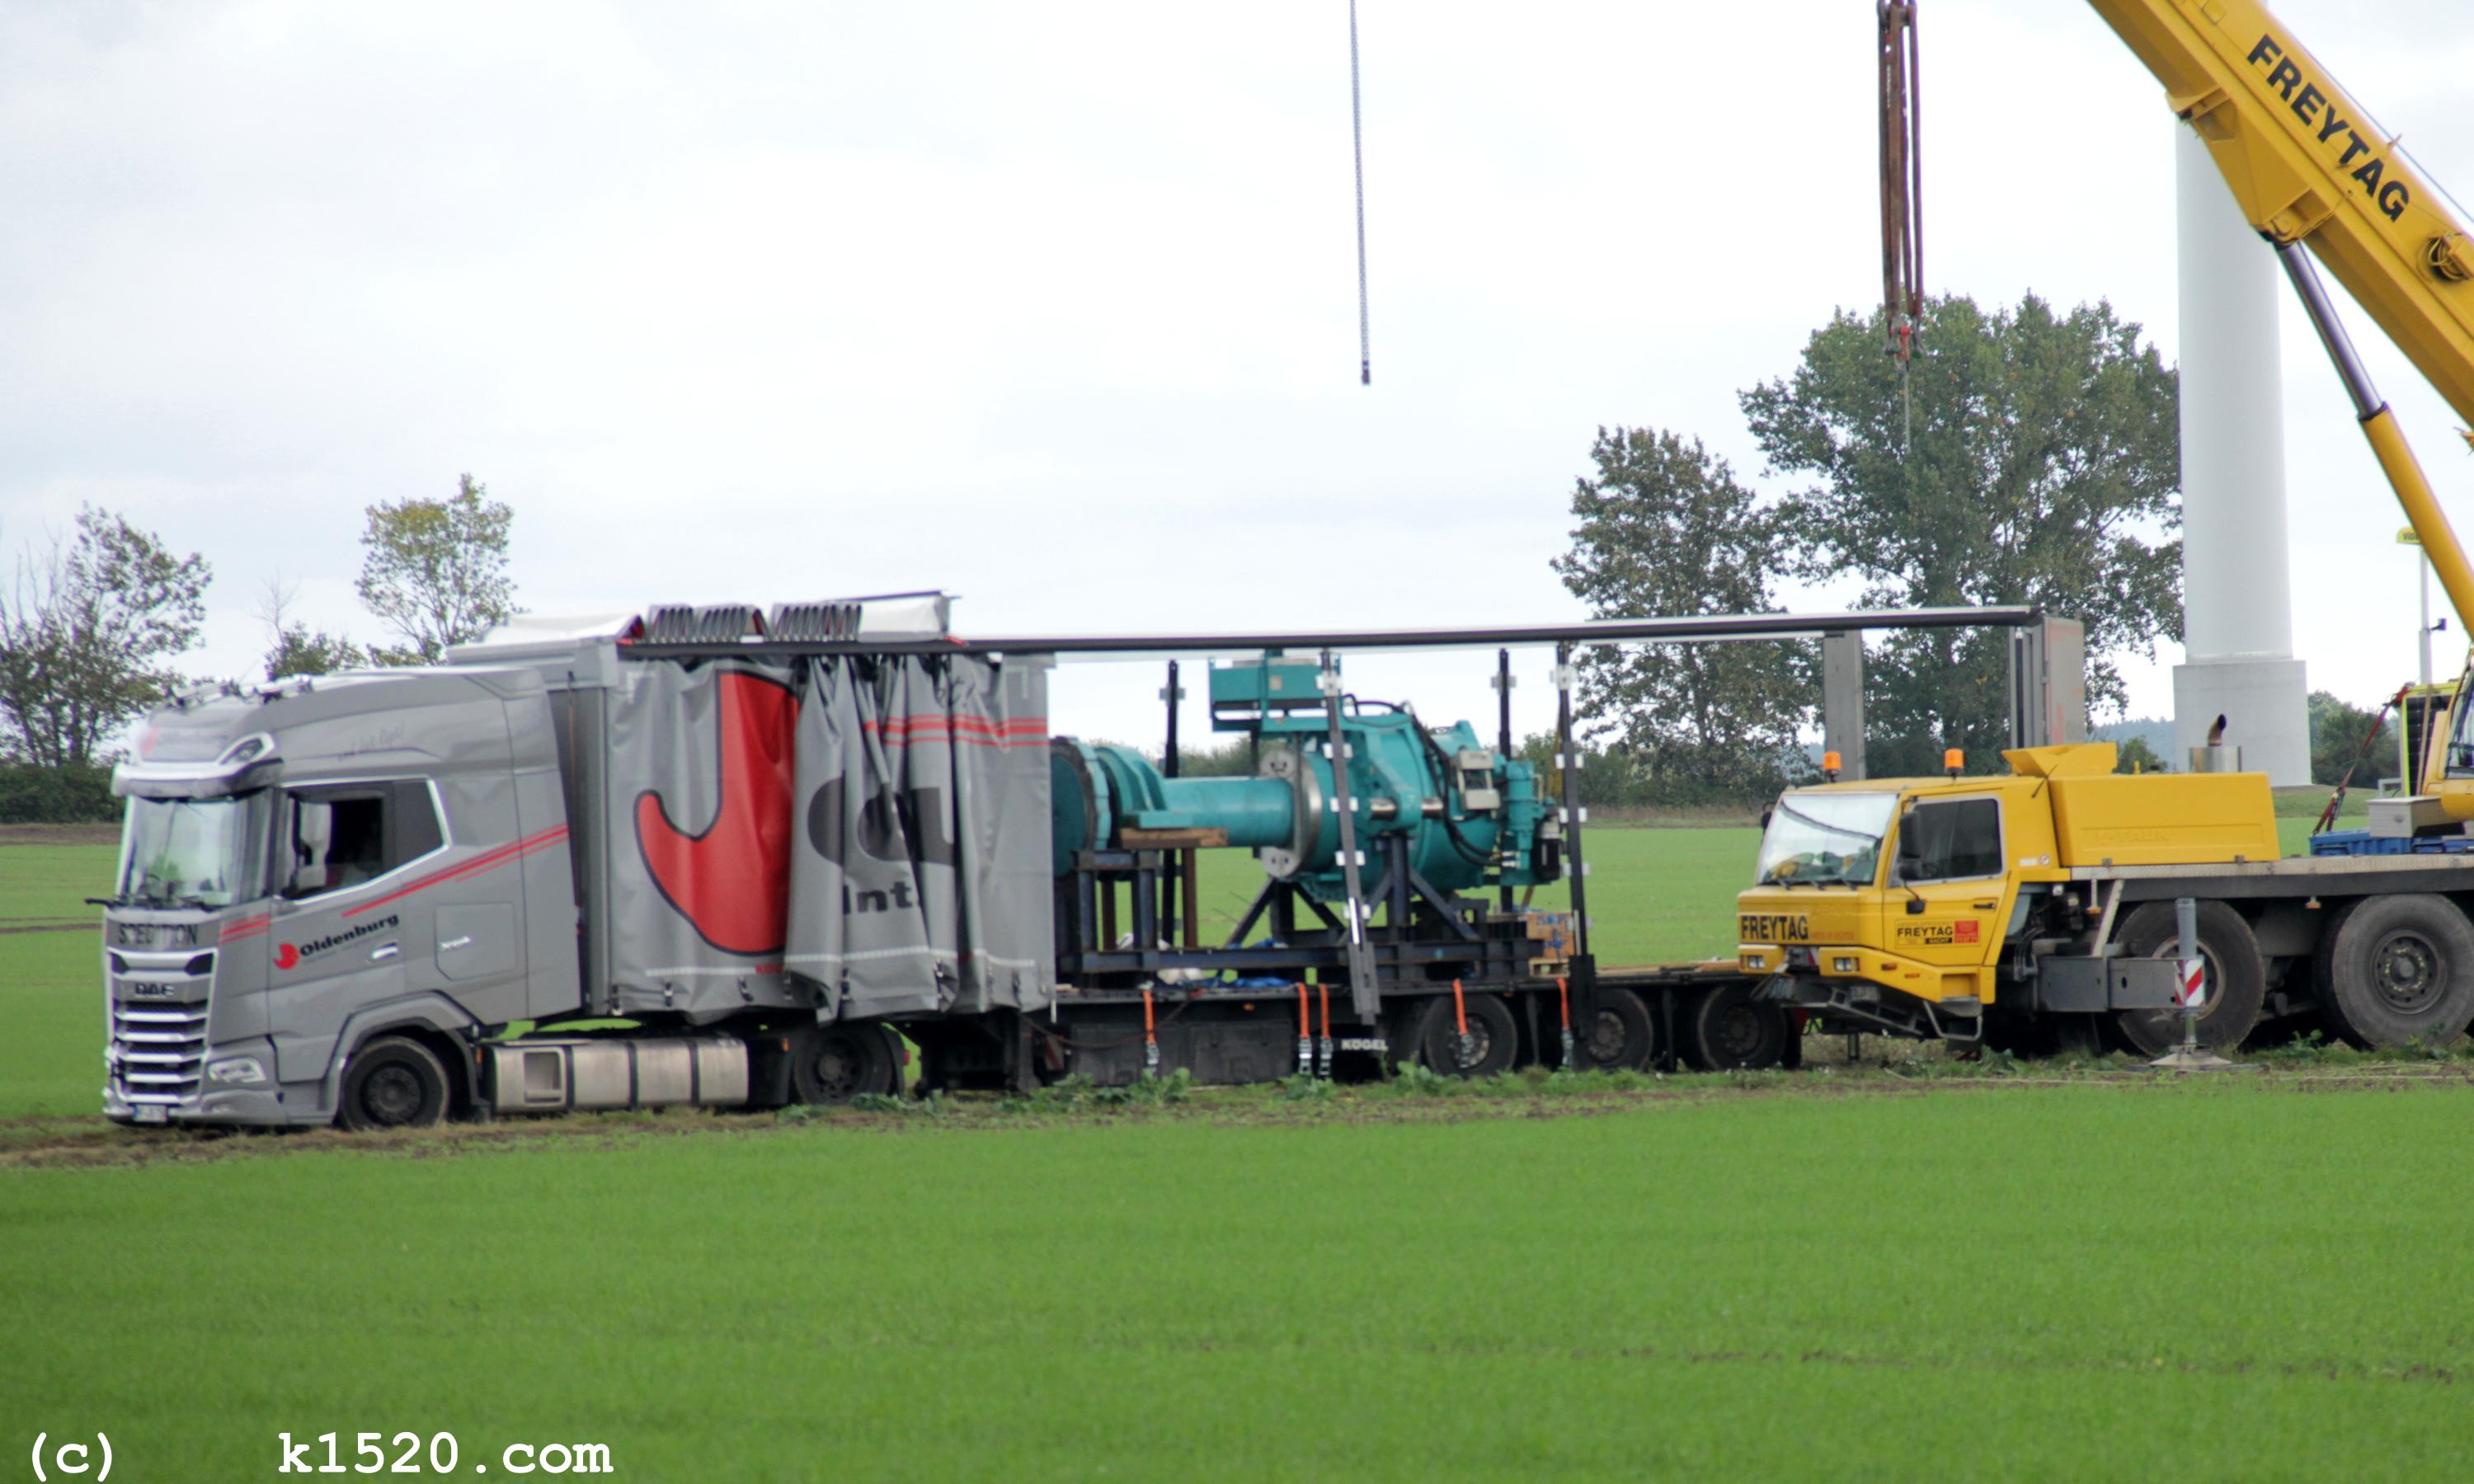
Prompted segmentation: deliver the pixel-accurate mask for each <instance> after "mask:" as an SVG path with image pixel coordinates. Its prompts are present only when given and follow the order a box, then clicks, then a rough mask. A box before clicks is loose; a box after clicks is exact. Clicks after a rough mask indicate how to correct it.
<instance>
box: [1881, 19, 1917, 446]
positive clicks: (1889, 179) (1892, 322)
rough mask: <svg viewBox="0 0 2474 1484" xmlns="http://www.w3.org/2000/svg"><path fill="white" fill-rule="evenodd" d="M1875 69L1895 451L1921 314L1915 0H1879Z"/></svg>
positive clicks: (1909, 393) (1905, 418) (1910, 404)
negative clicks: (1894, 371) (1895, 397)
mask: <svg viewBox="0 0 2474 1484" xmlns="http://www.w3.org/2000/svg"><path fill="white" fill-rule="evenodd" d="M1876 13H1877V16H1878V18H1879V20H1880V36H1879V41H1878V44H1877V46H1876V48H1875V59H1874V60H1875V73H1876V77H1877V78H1878V80H1879V82H1880V92H1881V117H1880V126H1881V312H1882V320H1883V324H1884V328H1885V329H1886V330H1887V331H1888V336H1889V344H1888V347H1887V349H1888V351H1889V353H1890V356H1891V357H1892V359H1894V360H1896V361H1897V362H1898V368H1899V408H1900V426H1899V451H1900V456H1901V457H1902V458H1903V459H1904V457H1905V455H1906V452H1907V450H1908V448H1909V447H1910V446H1911V445H1912V443H1914V436H1915V395H1914V389H1913V387H1912V385H1911V381H1910V376H1909V368H1910V363H1911V360H1912V358H1913V356H1914V354H1915V341H1916V332H1917V330H1918V328H1919V327H1920V324H1921V322H1922V320H1923V318H1924V276H1925V240H1924V239H1925V234H1924V196H1925V186H1924V164H1923V153H1924V133H1923V129H1922V124H1923V116H1924V97H1923V77H1922V72H1923V69H1922V67H1921V66H1920V65H1919V60H1918V54H1917V47H1916V7H1915V3H1914V0H1879V4H1878V5H1877V7H1876Z"/></svg>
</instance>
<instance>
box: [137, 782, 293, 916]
mask: <svg viewBox="0 0 2474 1484" xmlns="http://www.w3.org/2000/svg"><path fill="white" fill-rule="evenodd" d="M266 798H267V796H266V790H264V789H258V790H256V791H255V792H253V793H247V794H237V795H234V796H232V797H231V798H229V799H132V800H130V801H129V819H128V822H127V823H126V824H125V825H124V826H122V831H121V837H120V887H119V894H120V898H121V900H123V901H126V902H132V903H142V904H144V905H147V906H154V907H229V906H230V905H232V904H233V903H234V902H238V901H247V900H249V899H251V898H255V897H257V896H259V895H261V893H260V891H259V889H258V883H259V878H260V877H261V876H263V875H264V874H265V860H266V818H267V815H266V808H267V803H266Z"/></svg>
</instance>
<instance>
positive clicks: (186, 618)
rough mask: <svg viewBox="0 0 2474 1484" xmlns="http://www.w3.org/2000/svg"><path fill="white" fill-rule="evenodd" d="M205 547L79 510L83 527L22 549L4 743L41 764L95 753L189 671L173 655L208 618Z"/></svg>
mask: <svg viewBox="0 0 2474 1484" xmlns="http://www.w3.org/2000/svg"><path fill="white" fill-rule="evenodd" d="M212 577H213V572H212V570H211V569H210V568H209V567H208V566H207V565H206V559H205V558H204V557H201V556H198V555H196V554H194V553H192V554H191V555H189V556H186V557H179V556H175V555H173V553H172V551H171V549H170V548H169V547H167V546H165V545H164V544H163V542H162V539H160V538H158V537H157V536H155V535H153V534H152V533H149V532H145V531H141V530H139V529H137V528H136V527H135V526H133V525H131V524H130V523H129V522H128V520H127V519H125V518H124V517H122V516H119V515H112V514H109V512H105V511H100V510H97V509H95V508H94V507H93V506H91V505H88V506H84V507H82V508H80V509H79V511H78V515H77V524H76V532H75V535H74V536H73V537H72V538H70V539H68V540H66V541H63V540H61V539H59V538H57V537H56V538H54V539H52V541H51V543H50V546H49V549H48V550H46V551H43V552H41V553H36V552H33V551H28V552H24V553H21V554H20V555H19V557H18V559H17V571H16V575H15V580H14V582H13V583H12V585H11V586H10V587H9V588H8V590H7V591H5V592H0V746H5V747H6V749H7V750H8V751H9V752H10V753H11V754H12V755H16V756H19V757H22V758H24V759H25V760H26V761H28V762H32V763H36V764H37V765H39V766H42V767H47V768H58V767H63V766H68V765H78V764H91V763H95V762H99V761H101V760H102V757H103V749H104V744H105V743H106V742H107V741H108V740H109V738H110V736H111V735H112V733H113V732H115V731H118V730H120V729H121V728H122V727H123V726H125V725H126V724H127V723H128V722H129V721H130V720H132V719H133V718H134V717H136V716H137V715H139V714H140V713H141V712H143V711H144V710H145V709H146V708H147V707H148V706H151V705H153V704H154V703H155V702H156V701H157V700H158V699H159V698H160V697H161V696H162V695H163V693H164V692H165V691H166V690H169V689H171V688H172V687H174V686H176V685H178V684H180V683H181V681H182V677H181V676H180V674H179V673H178V672H177V671H174V670H173V669H171V668H170V667H169V666H168V665H167V664H166V663H165V661H166V660H168V659H170V658H172V657H173V656H175V655H179V654H181V653H182V652H183V651H186V650H188V649H189V648H191V647H192V646H194V645H195V644H196V643H197V641H198V628H199V625H200V624H202V623H203V622H204V621H205V619H206V584H207V583H208V582H209V581H211V580H212Z"/></svg>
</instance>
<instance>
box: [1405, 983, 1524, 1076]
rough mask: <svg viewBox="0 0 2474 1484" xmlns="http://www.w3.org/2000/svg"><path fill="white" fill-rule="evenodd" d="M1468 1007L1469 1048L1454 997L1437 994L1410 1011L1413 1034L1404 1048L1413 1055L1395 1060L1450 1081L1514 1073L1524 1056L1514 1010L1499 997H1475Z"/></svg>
mask: <svg viewBox="0 0 2474 1484" xmlns="http://www.w3.org/2000/svg"><path fill="white" fill-rule="evenodd" d="M1467 1006H1468V1045H1467V1047H1466V1048H1464V1047H1463V1046H1462V1044H1461V1034H1460V1018H1459V1017H1458V1016H1457V1015H1455V1014H1454V1013H1453V1010H1452V997H1451V996H1450V995H1449V994H1438V995H1436V996H1435V997H1434V998H1432V999H1430V1000H1428V1001H1427V1002H1426V1003H1425V1004H1424V1005H1423V1006H1421V1007H1418V1008H1415V1009H1413V1010H1411V1011H1410V1013H1409V1016H1408V1017H1407V1018H1408V1024H1409V1025H1410V1027H1411V1031H1410V1034H1409V1035H1408V1037H1406V1038H1405V1039H1404V1040H1403V1041H1401V1042H1400V1043H1399V1047H1400V1051H1403V1052H1406V1053H1408V1054H1407V1055H1406V1056H1400V1055H1399V1054H1398V1053H1395V1058H1396V1059H1397V1060H1401V1061H1412V1060H1414V1061H1415V1062H1417V1063H1418V1065H1420V1066H1423V1067H1425V1068H1427V1069H1428V1070H1429V1071H1437V1072H1441V1073H1443V1075H1444V1076H1446V1077H1492V1076H1493V1075H1495V1074H1496V1073H1497V1072H1506V1071H1510V1070H1511V1069H1512V1064H1513V1061H1514V1059H1515V1058H1516V1056H1517V1055H1518V1053H1519V1050H1520V1031H1519V1028H1518V1027H1517V1026H1516V1025H1515V1024H1514V1023H1513V1019H1512V1007H1511V1006H1509V1005H1506V1004H1505V1003H1504V1002H1503V996H1502V995H1500V994H1470V995H1467Z"/></svg>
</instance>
